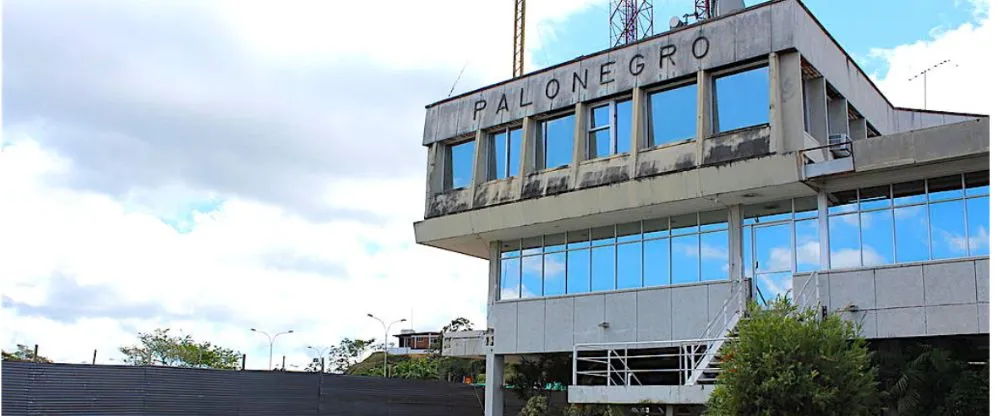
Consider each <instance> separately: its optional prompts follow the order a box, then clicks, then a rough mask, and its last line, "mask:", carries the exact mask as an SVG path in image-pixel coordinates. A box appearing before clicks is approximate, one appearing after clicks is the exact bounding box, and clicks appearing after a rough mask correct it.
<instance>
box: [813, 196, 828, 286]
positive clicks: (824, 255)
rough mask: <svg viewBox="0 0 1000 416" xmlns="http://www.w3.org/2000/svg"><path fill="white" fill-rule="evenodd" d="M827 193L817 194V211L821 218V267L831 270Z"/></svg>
mask: <svg viewBox="0 0 1000 416" xmlns="http://www.w3.org/2000/svg"><path fill="white" fill-rule="evenodd" d="M827 205H828V200H827V199H826V192H825V191H822V190H821V191H820V192H819V193H818V194H816V211H817V216H818V217H819V221H817V222H818V223H819V225H818V226H819V267H820V269H821V270H830V217H829V215H828V212H827Z"/></svg>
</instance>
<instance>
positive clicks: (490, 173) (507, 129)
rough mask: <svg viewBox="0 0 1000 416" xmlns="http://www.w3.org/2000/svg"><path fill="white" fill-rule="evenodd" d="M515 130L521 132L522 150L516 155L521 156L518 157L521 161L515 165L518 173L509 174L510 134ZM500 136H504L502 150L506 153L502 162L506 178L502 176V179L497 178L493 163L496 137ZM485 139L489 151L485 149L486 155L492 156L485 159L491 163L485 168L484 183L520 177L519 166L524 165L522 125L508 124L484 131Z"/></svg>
mask: <svg viewBox="0 0 1000 416" xmlns="http://www.w3.org/2000/svg"><path fill="white" fill-rule="evenodd" d="M516 130H520V131H521V146H522V148H521V149H519V150H518V153H519V154H520V155H521V157H520V159H521V160H519V161H518V165H517V166H518V171H517V172H511V170H510V151H511V147H510V133H511V132H512V131H516ZM500 134H503V135H504V149H505V152H506V154H505V155H504V161H505V163H504V164H505V166H504V169H505V170H506V171H507V176H504V177H500V176H499V174H498V172H497V171H496V168H497V166H496V165H497V164H496V162H495V159H496V156H497V155H496V136H498V135H500ZM486 137H487V141H488V143H487V145H488V146H489V149H487V154H488V155H489V156H492V158H489V157H488V158H487V160H488V161H489V162H492V163H489V166H487V168H486V182H492V181H499V180H506V179H510V178H513V177H516V176H521V166H522V164H523V163H524V147H523V146H524V125H523V124H522V123H517V124H508V125H506V126H502V127H499V128H495V129H493V130H487V131H486Z"/></svg>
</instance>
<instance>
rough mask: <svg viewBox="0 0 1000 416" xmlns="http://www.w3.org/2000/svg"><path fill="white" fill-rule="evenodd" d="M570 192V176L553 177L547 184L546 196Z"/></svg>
mask: <svg viewBox="0 0 1000 416" xmlns="http://www.w3.org/2000/svg"><path fill="white" fill-rule="evenodd" d="M569 190H570V187H569V175H560V176H553V177H550V178H549V179H548V181H547V182H546V183H545V195H556V194H561V193H563V192H566V191H569Z"/></svg>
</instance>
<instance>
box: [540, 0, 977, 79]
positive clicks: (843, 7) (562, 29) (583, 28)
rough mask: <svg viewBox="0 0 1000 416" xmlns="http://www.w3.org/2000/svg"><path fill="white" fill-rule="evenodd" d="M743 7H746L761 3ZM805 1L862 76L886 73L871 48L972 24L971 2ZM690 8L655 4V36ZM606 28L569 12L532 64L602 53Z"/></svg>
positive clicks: (603, 14) (598, 15)
mask: <svg viewBox="0 0 1000 416" xmlns="http://www.w3.org/2000/svg"><path fill="white" fill-rule="evenodd" d="M746 3H747V5H748V6H749V5H753V4H759V3H762V1H747V2H746ZM804 3H805V5H806V7H807V8H809V10H810V11H812V13H813V14H814V15H815V16H816V18H817V19H819V22H820V24H822V25H823V26H824V27H826V29H827V31H829V32H830V34H832V35H833V38H834V39H836V40H837V41H838V42H839V43H840V45H841V46H842V47H844V49H846V50H847V52H848V53H850V54H851V56H852V57H853V58H854V60H855V61H857V62H858V64H859V65H861V67H862V69H864V70H865V72H868V73H869V74H876V75H878V76H883V75H885V70H886V68H887V67H886V62H884V61H883V60H878V59H871V58H869V57H868V51H869V50H871V49H873V48H891V47H893V46H896V45H901V44H906V43H913V42H916V41H930V40H931V35H930V34H931V31H932V30H935V29H936V30H948V29H953V28H955V27H958V26H959V25H961V24H962V23H966V22H968V21H970V20H972V18H973V14H974V7H973V6H972V5H971V4H970V3H967V2H955V1H951V0H913V1H870V0H805V1H804ZM693 5H694V1H693V0H692V1H675V0H671V1H657V2H654V5H653V7H654V9H653V11H654V22H653V23H654V29H655V32H656V33H661V32H663V31H665V30H666V29H667V22H669V19H670V17H671V16H680V15H683V14H685V13H689V12H691V11H692V10H693V8H694V6H693ZM607 27H608V10H607V5H606V4H601V5H600V6H596V7H591V8H588V9H586V10H584V11H582V12H579V13H576V14H573V15H571V16H569V17H568V18H567V19H566V21H565V22H563V23H562V24H561V25H559V27H556V28H554V30H553V35H554V37H555V38H556V39H555V41H553V42H547V43H545V44H544V46H543V47H542V48H539V49H538V50H536V51H534V54H535V55H534V59H535V63H536V64H537V65H538V66H539V67H546V66H549V65H555V64H558V63H560V62H563V61H567V60H570V59H573V58H575V57H577V56H580V55H586V54H589V53H592V52H594V51H598V50H601V49H605V48H607V47H609V46H610V45H609V40H608V30H607V29H606V28H607ZM859 28H863V30H859Z"/></svg>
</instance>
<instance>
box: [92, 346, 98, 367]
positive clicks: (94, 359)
mask: <svg viewBox="0 0 1000 416" xmlns="http://www.w3.org/2000/svg"><path fill="white" fill-rule="evenodd" d="M96 364H97V349H94V358H91V360H90V365H96Z"/></svg>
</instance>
